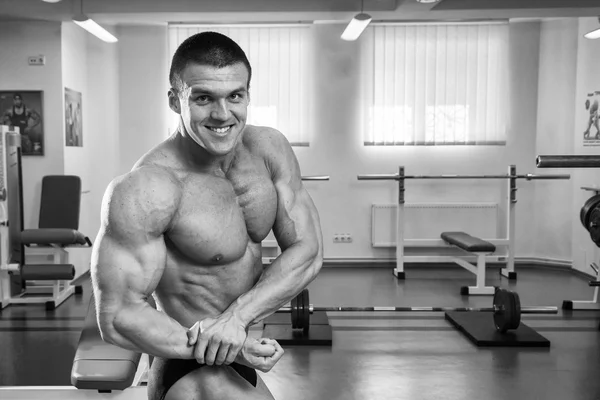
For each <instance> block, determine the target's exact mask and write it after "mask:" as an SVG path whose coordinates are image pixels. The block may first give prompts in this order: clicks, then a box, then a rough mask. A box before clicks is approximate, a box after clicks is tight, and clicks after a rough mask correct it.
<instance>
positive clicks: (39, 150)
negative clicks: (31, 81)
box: [0, 90, 44, 156]
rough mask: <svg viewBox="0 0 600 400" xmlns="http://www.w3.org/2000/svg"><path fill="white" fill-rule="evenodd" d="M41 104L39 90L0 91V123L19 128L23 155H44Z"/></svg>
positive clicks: (41, 94)
mask: <svg viewBox="0 0 600 400" xmlns="http://www.w3.org/2000/svg"><path fill="white" fill-rule="evenodd" d="M42 104H43V92H42V91H41V90H38V91H32V90H12V91H6V90H3V91H0V113H1V114H0V123H1V124H2V125H10V126H12V127H18V128H19V133H20V134H21V154H22V155H24V156H43V155H44V128H43V113H42Z"/></svg>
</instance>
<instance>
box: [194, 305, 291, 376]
mask: <svg viewBox="0 0 600 400" xmlns="http://www.w3.org/2000/svg"><path fill="white" fill-rule="evenodd" d="M187 337H188V345H189V346H195V347H194V358H195V359H196V361H197V362H198V363H199V364H206V365H229V364H231V363H232V362H236V363H238V364H242V365H246V366H248V367H250V368H254V369H257V370H259V371H262V372H269V371H270V370H271V368H273V366H274V365H275V364H276V363H277V361H279V359H280V358H281V357H282V356H283V353H284V351H283V349H282V348H281V346H280V345H279V343H277V341H276V340H273V339H266V338H261V339H254V338H249V337H248V335H247V332H246V327H245V326H244V324H243V323H241V321H239V319H237V318H236V317H235V315H233V314H229V313H224V314H222V315H220V316H219V317H217V318H206V319H203V320H202V321H198V322H196V323H195V324H194V325H193V326H192V327H191V328H189V329H188V331H187Z"/></svg>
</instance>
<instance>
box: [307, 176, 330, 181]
mask: <svg viewBox="0 0 600 400" xmlns="http://www.w3.org/2000/svg"><path fill="white" fill-rule="evenodd" d="M302 180H303V181H328V180H329V175H312V176H303V177H302Z"/></svg>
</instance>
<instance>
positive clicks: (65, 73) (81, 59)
mask: <svg viewBox="0 0 600 400" xmlns="http://www.w3.org/2000/svg"><path fill="white" fill-rule="evenodd" d="M86 35H87V33H86V32H85V31H84V30H83V29H81V28H80V27H78V26H77V25H75V24H74V23H73V22H65V23H63V25H62V53H61V54H62V60H63V62H62V64H63V70H62V82H63V90H64V88H69V89H71V90H74V91H76V92H79V93H81V108H82V111H81V117H82V143H83V147H73V146H69V147H67V146H66V145H65V134H64V132H65V122H64V118H63V139H62V143H63V146H65V149H64V165H65V166H64V173H65V175H77V176H79V177H80V178H81V191H82V196H81V205H80V207H81V208H80V213H79V231H80V232H82V233H84V234H89V232H90V231H91V229H92V227H91V217H92V215H91V213H90V211H91V210H90V208H91V204H90V194H91V190H90V189H91V183H92V179H93V175H92V174H93V169H92V164H91V158H92V156H93V150H92V148H91V146H89V145H87V134H88V133H89V131H88V128H89V126H90V124H89V121H88V115H89V113H90V111H91V110H90V108H89V106H88V104H87V101H88V98H89V91H88V89H87V88H88V73H87V48H86ZM61 100H62V101H61V103H62V104H63V110H64V108H65V107H66V105H65V100H64V92H63V96H62V99H61ZM64 113H65V111H63V115H64ZM68 251H69V262H70V263H71V264H73V265H74V266H75V276H76V277H78V276H80V275H81V274H82V273H84V272H86V271H87V270H88V269H89V260H90V254H91V252H90V249H89V248H83V249H69V250H68Z"/></svg>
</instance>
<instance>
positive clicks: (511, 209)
mask: <svg viewBox="0 0 600 400" xmlns="http://www.w3.org/2000/svg"><path fill="white" fill-rule="evenodd" d="M399 175H400V176H403V175H404V167H399ZM508 175H509V176H516V175H517V167H516V166H515V165H510V166H509V167H508ZM506 185H507V187H506V197H505V198H504V201H505V207H506V210H507V213H506V219H505V220H504V224H505V229H504V231H505V232H506V237H504V238H481V239H482V240H485V241H486V242H489V243H491V244H493V245H495V246H496V248H497V250H498V248H499V247H501V248H503V249H505V250H506V255H502V256H500V255H498V254H489V253H469V252H466V254H465V255H466V256H470V255H475V256H476V257H477V267H475V266H474V265H473V264H471V263H469V262H468V261H466V259H465V258H462V257H457V256H406V255H405V254H404V248H405V247H431V246H438V247H442V246H448V247H455V246H453V245H449V244H448V243H446V242H445V241H444V240H442V239H439V240H436V239H421V240H420V239H405V235H404V213H405V208H404V203H405V200H404V180H403V179H400V180H398V204H397V207H398V208H397V213H396V267H395V268H394V270H393V272H394V275H395V276H396V278H398V279H404V278H405V272H404V263H405V262H407V261H410V262H418V263H430V262H453V263H456V264H458V265H460V266H462V267H464V268H466V269H467V270H469V271H471V272H473V273H474V274H475V275H477V284H476V286H471V287H468V290H466V292H467V293H464V292H465V289H464V288H463V289H462V293H463V294H482V295H493V294H494V292H493V290H490V288H489V287H486V286H485V268H486V263H487V262H503V263H505V267H504V268H502V269H501V270H500V274H501V275H502V276H504V277H506V278H508V279H511V280H516V279H517V273H516V271H515V256H514V248H515V239H514V238H515V204H516V203H517V180H516V178H507V179H506Z"/></svg>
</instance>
